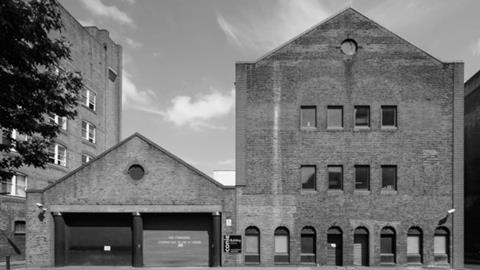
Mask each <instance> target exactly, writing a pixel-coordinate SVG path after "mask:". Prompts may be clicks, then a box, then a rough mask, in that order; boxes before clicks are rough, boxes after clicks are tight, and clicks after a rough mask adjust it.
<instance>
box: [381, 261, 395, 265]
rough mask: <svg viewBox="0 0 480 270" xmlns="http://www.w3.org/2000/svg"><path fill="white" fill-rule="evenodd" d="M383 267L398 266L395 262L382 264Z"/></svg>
mask: <svg viewBox="0 0 480 270" xmlns="http://www.w3.org/2000/svg"><path fill="white" fill-rule="evenodd" d="M380 265H381V266H395V265H397V264H396V263H393V262H380Z"/></svg>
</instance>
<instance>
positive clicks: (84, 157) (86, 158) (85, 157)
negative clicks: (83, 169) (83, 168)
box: [82, 154, 93, 165]
mask: <svg viewBox="0 0 480 270" xmlns="http://www.w3.org/2000/svg"><path fill="white" fill-rule="evenodd" d="M92 159H93V157H92V156H90V155H87V154H82V165H83V164H87V163H88V162H90V160H92Z"/></svg>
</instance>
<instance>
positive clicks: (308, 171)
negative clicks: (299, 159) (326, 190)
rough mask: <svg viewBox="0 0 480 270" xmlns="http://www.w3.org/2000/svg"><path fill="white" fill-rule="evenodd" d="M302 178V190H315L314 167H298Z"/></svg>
mask: <svg viewBox="0 0 480 270" xmlns="http://www.w3.org/2000/svg"><path fill="white" fill-rule="evenodd" d="M300 171H301V177H302V189H312V190H315V188H316V182H317V181H316V174H317V167H316V166H315V165H303V166H301V167H300Z"/></svg>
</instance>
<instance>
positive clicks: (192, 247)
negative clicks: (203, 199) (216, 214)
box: [143, 214, 211, 266]
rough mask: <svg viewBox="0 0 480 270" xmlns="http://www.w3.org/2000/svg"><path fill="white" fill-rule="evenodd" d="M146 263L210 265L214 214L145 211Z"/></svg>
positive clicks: (144, 250) (149, 264)
mask: <svg viewBox="0 0 480 270" xmlns="http://www.w3.org/2000/svg"><path fill="white" fill-rule="evenodd" d="M143 222H144V223H143V226H144V230H143V263H144V265H145V266H208V265H209V258H210V255H209V254H210V250H209V246H210V245H209V243H210V241H211V239H210V236H211V233H210V231H211V214H209V215H206V214H145V215H144V216H143Z"/></svg>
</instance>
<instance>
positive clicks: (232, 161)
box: [218, 158, 235, 165]
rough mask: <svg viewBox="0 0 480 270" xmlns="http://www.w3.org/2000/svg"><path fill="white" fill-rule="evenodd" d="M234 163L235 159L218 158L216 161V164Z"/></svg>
mask: <svg viewBox="0 0 480 270" xmlns="http://www.w3.org/2000/svg"><path fill="white" fill-rule="evenodd" d="M232 164H235V159H233V158H232V159H226V160H220V161H219V162H218V165H232Z"/></svg>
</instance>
